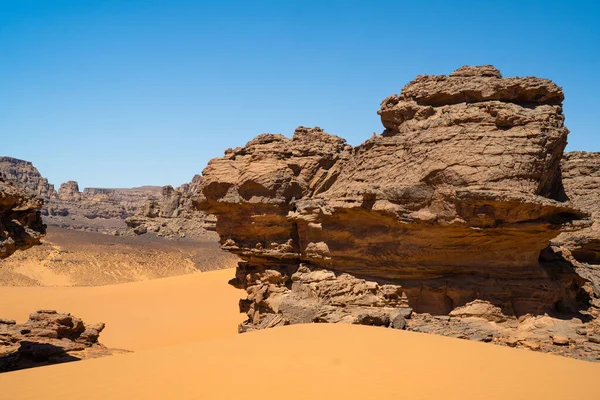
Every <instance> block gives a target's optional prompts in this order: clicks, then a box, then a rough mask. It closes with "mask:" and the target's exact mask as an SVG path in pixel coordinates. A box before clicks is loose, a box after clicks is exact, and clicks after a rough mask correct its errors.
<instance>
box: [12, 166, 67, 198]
mask: <svg viewBox="0 0 600 400" xmlns="http://www.w3.org/2000/svg"><path fill="white" fill-rule="evenodd" d="M0 175H3V176H4V178H5V179H6V180H7V181H9V182H13V183H16V184H17V185H19V186H21V187H22V188H24V189H26V190H29V191H30V192H32V193H34V194H36V195H38V196H41V197H43V198H46V199H49V198H51V197H54V196H56V191H55V190H54V185H51V184H49V183H48V179H46V178H44V177H43V176H42V175H41V174H40V172H39V171H38V170H37V168H36V167H34V166H33V164H32V163H30V162H29V161H23V160H19V159H16V158H12V157H0Z"/></svg>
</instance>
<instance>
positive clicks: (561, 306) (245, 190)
mask: <svg viewBox="0 0 600 400" xmlns="http://www.w3.org/2000/svg"><path fill="white" fill-rule="evenodd" d="M563 98H564V96H563V92H562V90H561V88H560V87H558V86H557V85H556V84H554V83H553V82H551V81H549V80H547V79H539V78H533V77H527V78H502V76H501V74H500V72H499V71H498V70H497V69H495V68H494V67H492V66H483V67H463V68H460V69H458V70H457V71H455V72H453V73H452V74H450V75H449V76H426V75H425V76H419V77H417V78H416V79H415V80H414V81H412V82H410V83H409V84H408V85H406V86H405V87H404V88H403V90H402V92H401V94H399V95H392V96H390V97H388V98H386V99H385V100H384V101H383V102H382V104H381V109H380V111H379V115H380V116H381V120H382V123H383V125H384V127H385V130H384V131H383V132H382V134H381V135H377V136H374V137H373V138H371V139H369V140H367V141H366V142H365V143H363V144H362V145H360V146H357V147H355V148H351V147H350V146H348V145H347V144H346V143H345V141H344V140H343V139H341V138H339V137H337V136H333V135H330V134H328V133H326V132H324V131H323V130H322V129H320V128H304V127H300V128H298V129H297V130H296V132H295V133H294V135H293V137H292V138H291V139H288V138H286V137H284V136H282V135H273V134H263V135H259V136H258V137H257V138H255V139H254V140H252V141H250V142H249V143H248V144H247V145H246V146H244V147H239V148H236V149H234V150H228V151H226V152H225V156H224V157H223V158H218V159H214V160H211V161H210V162H209V164H208V166H207V167H206V169H205V170H204V171H203V176H202V181H201V184H200V186H199V190H200V197H199V199H198V201H197V206H198V207H199V208H200V209H202V210H203V211H206V212H208V213H210V214H214V215H216V216H217V225H216V229H217V232H218V233H219V235H220V237H221V243H222V245H223V248H224V249H226V250H229V251H231V252H233V253H235V254H237V255H239V256H240V257H241V258H242V259H243V260H244V261H242V262H241V263H240V265H239V267H238V270H237V274H236V278H235V279H234V280H232V284H234V285H235V286H236V287H239V288H244V289H246V291H247V293H248V297H247V299H245V300H242V301H241V302H240V308H241V310H242V311H244V312H246V313H247V314H248V320H247V321H246V322H245V323H244V324H243V325H242V326H241V329H242V330H247V329H255V328H264V327H270V326H276V325H281V324H288V323H301V322H350V323H367V324H372V325H385V326H388V325H391V326H397V327H401V328H402V327H405V325H406V318H407V317H409V316H410V315H411V314H412V313H413V310H414V311H416V312H417V313H420V314H422V313H430V314H434V315H440V316H443V317H442V320H444V318H448V317H447V316H448V315H450V314H451V313H452V312H455V310H457V309H460V308H461V307H464V306H469V307H471V308H470V309H475V310H479V311H477V312H476V313H479V314H481V313H482V311H481V309H482V307H480V306H479V305H478V304H479V303H473V302H474V301H483V302H484V304H486V305H487V306H485V307H483V309H485V310H484V311H483V315H487V316H489V315H496V311H490V307H491V310H496V309H497V310H498V311H497V313H499V315H502V316H504V317H502V318H504V320H506V318H507V317H506V316H509V317H510V318H509V319H510V320H511V321H513V322H514V321H516V319H515V318H516V317H519V316H525V315H527V314H537V315H540V314H543V313H545V312H548V313H579V312H581V310H584V309H587V307H589V305H590V297H589V296H590V295H591V293H590V291H589V279H588V278H589V277H586V276H582V275H580V274H579V273H578V271H577V270H576V268H575V267H574V266H573V265H571V264H569V263H565V262H562V261H561V262H558V261H557V260H556V259H554V258H552V257H548V256H543V255H542V253H543V252H544V251H545V252H551V249H549V248H548V244H549V241H550V240H551V239H552V238H554V237H556V236H557V235H558V234H560V233H561V232H564V231H569V230H577V229H583V228H586V227H589V226H590V225H591V220H590V219H589V212H586V210H581V209H579V208H577V207H575V206H574V205H573V204H572V203H571V202H569V201H568V196H567V194H566V193H565V189H564V187H563V182H562V174H561V165H560V163H561V158H562V156H563V150H564V147H565V145H566V139H567V134H568V130H567V129H566V128H565V126H564V116H563V113H562V105H561V103H562V101H563ZM494 307H496V308H494ZM420 314H419V315H420ZM427 315H429V314H427ZM463 315H466V314H464V313H462V312H458V311H456V312H455V315H454V318H455V319H457V318H458V319H460V318H462V317H461V316H463ZM428 318H429V317H428ZM486 318H487V317H486ZM494 318H495V317H493V318H492V320H493V319H494ZM484 319H485V318H484ZM414 320H418V318H415V319H414ZM414 320H411V321H414ZM513 322H511V324H512V323H513ZM580 322H581V321H580ZM411 323H413V322H411ZM515 323H516V322H515ZM413 324H414V323H413ZM420 325H421V326H422V325H423V324H420ZM429 326H430V327H431V326H432V325H431V324H429ZM486 326H487V325H486ZM511 326H512V325H511ZM409 328H410V326H409ZM509 328H510V327H509ZM513 328H514V326H513ZM413 329H414V330H418V329H419V327H418V326H413ZM440 329H441V328H440ZM507 329H508V328H507ZM511 329H512V328H511ZM441 330H442V331H445V332H448V331H450V330H451V329H450V328H449V326H446V325H444V328H443V329H441ZM509 331H510V329H509ZM561 332H562V331H561ZM555 333H556V332H555ZM545 334H546V335H547V337H550V336H548V335H552V334H551V333H548V332H546V333H545ZM561 334H562V333H558V335H559V337H560V335H561ZM501 336H502V337H503V338H504V339H502V341H503V342H504V343H508V342H509V337H510V335H509V334H503V335H501ZM513 342H515V343H517V342H518V341H514V340H513ZM567 343H568V341H567ZM586 343H587V342H586ZM550 344H552V341H550ZM586 346H592V345H589V344H586ZM582 351H583V350H582Z"/></svg>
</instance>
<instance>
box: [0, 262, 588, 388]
mask: <svg viewBox="0 0 600 400" xmlns="http://www.w3.org/2000/svg"><path fill="white" fill-rule="evenodd" d="M233 274H234V271H233V270H232V269H224V270H218V271H211V272H196V273H191V274H186V275H181V276H174V277H167V278H161V279H153V280H144V281H138V282H131V283H123V284H113V285H105V286H93V287H92V286H85V287H40V286H36V287H7V286H4V287H1V288H0V310H2V315H3V317H5V318H13V319H16V320H17V322H21V321H23V320H25V319H26V317H27V315H28V314H29V312H31V311H32V310H35V309H38V308H51V309H57V310H59V311H62V310H68V311H69V312H71V313H73V314H74V315H77V316H79V317H81V318H83V319H84V320H85V321H92V322H94V321H103V322H106V326H107V327H106V329H105V331H104V332H103V333H102V337H101V341H102V343H103V344H105V345H106V346H108V347H109V348H113V349H120V350H126V351H122V352H117V353H118V354H116V355H113V356H109V357H103V358H98V359H89V360H84V361H79V362H74V363H66V364H58V365H52V366H45V367H39V368H32V369H27V370H21V371H15V372H8V373H4V374H0V387H2V391H1V396H0V398H3V399H39V398H45V399H62V398H68V397H73V396H74V397H75V398H86V399H132V398H140V399H153V398H156V399H165V398H173V399H175V398H176V399H192V398H214V399H237V398H240V399H241V398H244V399H251V398H257V399H258V398H260V399H268V398H289V399H304V398H306V399H309V398H346V399H359V398H377V397H380V398H391V397H392V396H394V397H399V396H402V397H404V396H409V397H410V398H412V399H433V398H444V399H507V398H510V399H538V398H539V399H541V398H544V399H580V398H588V399H594V398H600V387H599V386H598V385H596V384H594V382H595V379H596V377H597V376H598V374H600V364H597V363H592V362H585V361H579V360H574V359H569V358H566V357H558V356H552V355H547V354H540V353H535V352H531V351H527V350H523V349H512V348H507V347H501V346H493V345H489V344H484V343H476V342H472V341H467V340H460V339H455V338H447V337H442V336H435V335H427V334H422V333H414V332H407V331H398V330H390V329H384V328H378V327H368V326H357V325H345V324H310V325H294V326H286V327H280V328H275V329H267V330H264V331H257V332H250V333H247V334H243V335H239V334H238V333H237V332H236V329H237V325H238V323H240V322H241V321H242V320H243V319H244V318H243V315H242V314H239V313H238V312H237V302H238V300H239V293H238V291H237V290H236V289H234V288H233V287H231V286H229V285H228V284H227V280H228V279H229V278H230V277H231V276H232V275H233ZM215 299H219V301H215ZM567 382H570V383H568V384H567ZM33 383H35V384H33Z"/></svg>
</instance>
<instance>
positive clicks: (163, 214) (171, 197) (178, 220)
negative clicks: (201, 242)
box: [125, 175, 216, 238]
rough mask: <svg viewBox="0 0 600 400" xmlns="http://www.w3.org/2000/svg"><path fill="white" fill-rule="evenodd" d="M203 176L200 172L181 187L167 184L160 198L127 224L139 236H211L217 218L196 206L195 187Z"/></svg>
mask: <svg viewBox="0 0 600 400" xmlns="http://www.w3.org/2000/svg"><path fill="white" fill-rule="evenodd" d="M200 179H201V178H200V176H199V175H196V176H195V177H194V180H193V181H192V183H190V184H184V185H182V186H181V187H179V188H177V189H174V188H173V187H172V186H170V185H168V186H164V187H163V188H162V196H161V197H160V198H154V197H152V198H150V199H148V200H147V201H146V204H145V205H144V206H143V207H141V208H140V209H139V210H138V211H137V213H136V214H135V215H133V216H131V217H128V218H127V219H126V220H125V222H126V223H127V226H128V227H130V228H132V229H133V232H134V233H136V234H137V235H143V234H146V233H148V232H151V233H155V234H156V235H157V236H161V237H167V238H178V237H196V238H198V237H205V236H207V233H208V231H214V230H215V222H216V220H215V217H214V216H212V215H208V214H206V213H205V212H203V211H200V210H198V209H197V208H196V207H194V205H193V201H194V200H193V199H194V196H195V195H194V193H195V192H194V190H197V185H198V182H199V181H200ZM213 234H214V233H213ZM209 236H212V235H209Z"/></svg>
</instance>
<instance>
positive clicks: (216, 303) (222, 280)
mask: <svg viewBox="0 0 600 400" xmlns="http://www.w3.org/2000/svg"><path fill="white" fill-rule="evenodd" d="M234 275H235V272H234V271H233V270H231V269H227V270H219V271H214V272H209V273H195V274H190V275H183V276H176V277H171V278H164V279H154V280H149V281H140V282H132V283H123V284H119V285H109V286H91V287H39V286H37V287H0V317H1V318H8V319H14V320H16V321H17V322H24V321H25V320H27V317H28V316H29V313H31V312H33V311H35V310H37V309H40V308H44V309H55V310H58V311H64V312H70V313H71V314H73V315H75V316H77V317H80V318H82V319H83V320H84V321H85V322H105V323H106V329H105V330H104V331H103V332H102V334H101V335H100V341H101V342H102V343H103V344H104V345H106V346H108V347H112V348H119V349H126V350H134V351H135V350H141V349H147V348H152V347H157V346H165V345H173V344H179V343H185V342H189V341H194V340H200V339H205V338H210V337H215V336H221V335H224V334H235V333H236V332H237V325H238V324H239V323H240V322H242V321H243V320H244V317H245V315H243V314H239V313H238V301H239V299H240V295H241V294H242V292H241V291H239V290H236V289H234V288H233V287H231V286H230V285H228V284H227V280H228V279H230V278H231V277H232V276H234ZM0 399H1V395H0Z"/></svg>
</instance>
